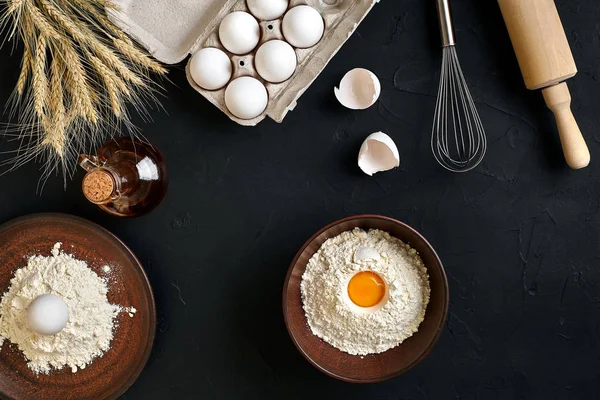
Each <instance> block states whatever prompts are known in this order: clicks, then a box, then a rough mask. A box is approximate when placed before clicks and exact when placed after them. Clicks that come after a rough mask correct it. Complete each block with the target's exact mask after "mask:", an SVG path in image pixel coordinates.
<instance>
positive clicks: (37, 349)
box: [0, 243, 136, 374]
mask: <svg viewBox="0 0 600 400" xmlns="http://www.w3.org/2000/svg"><path fill="white" fill-rule="evenodd" d="M60 245H61V244H60V243H57V244H56V245H55V246H54V248H53V249H52V255H51V256H50V257H44V256H39V255H36V256H32V257H30V258H29V260H28V262H27V266H26V267H24V268H21V269H19V270H17V271H16V272H15V276H14V278H13V279H12V280H11V282H10V288H9V290H8V291H7V292H6V293H5V294H4V296H3V297H2V301H1V302H0V345H1V344H2V343H3V342H4V340H5V339H8V340H10V341H11V342H12V343H14V344H16V345H17V346H18V347H19V350H21V351H22V352H23V354H24V355H25V357H26V358H27V360H28V364H27V365H28V367H29V368H31V369H32V370H33V371H35V372H37V373H45V374H47V373H49V372H50V371H51V370H52V369H61V368H63V367H65V366H68V367H70V368H71V370H72V371H73V372H77V370H78V369H79V368H85V367H86V365H88V364H89V363H91V362H92V360H93V359H94V358H96V357H100V356H102V355H103V354H104V352H106V351H107V350H108V349H109V347H110V341H111V340H112V338H113V325H114V318H115V317H116V316H117V314H118V313H119V312H121V311H126V312H129V313H130V315H131V316H133V314H134V313H135V311H136V310H135V309H134V308H127V309H124V308H122V307H121V306H118V305H112V304H110V303H109V302H108V299H107V297H106V294H107V292H108V289H107V286H106V281H105V280H103V279H100V278H99V277H98V275H96V273H95V272H94V271H92V270H91V269H90V268H88V266H87V263H86V262H85V261H81V260H77V259H75V258H73V256H72V255H70V254H65V253H63V252H61V251H60ZM47 293H50V294H55V295H57V296H60V297H62V298H63V300H64V301H65V302H66V303H67V306H68V308H69V321H68V322H67V325H66V327H65V328H64V329H63V330H62V331H61V332H59V333H57V334H56V335H51V336H43V335H39V334H37V333H35V332H33V331H31V330H30V329H29V327H28V325H27V307H28V305H29V303H30V302H31V301H32V300H33V299H35V298H36V297H37V296H40V295H42V294H47Z"/></svg>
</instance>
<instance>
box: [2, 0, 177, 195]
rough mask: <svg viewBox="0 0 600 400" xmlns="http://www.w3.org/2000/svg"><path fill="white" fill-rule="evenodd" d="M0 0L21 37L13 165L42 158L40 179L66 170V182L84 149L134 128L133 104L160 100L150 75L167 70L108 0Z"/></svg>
mask: <svg viewBox="0 0 600 400" xmlns="http://www.w3.org/2000/svg"><path fill="white" fill-rule="evenodd" d="M2 1H3V2H4V3H5V6H6V7H4V9H3V13H2V14H0V25H2V27H4V28H9V29H7V30H5V32H8V37H9V38H10V39H13V38H14V37H16V36H18V37H19V38H20V39H21V41H22V42H23V62H22V67H21V72H20V75H19V78H18V80H17V83H16V86H15V92H14V94H13V100H14V102H15V106H16V107H20V111H19V113H18V115H19V121H18V123H17V124H16V125H14V126H15V127H16V128H14V129H13V130H14V131H15V136H17V137H18V138H19V139H21V147H20V148H19V149H18V151H17V153H16V157H15V158H13V159H12V160H11V161H10V162H11V163H12V164H10V165H11V166H12V168H11V169H13V168H17V167H19V166H21V165H23V164H24V163H26V162H29V161H31V160H35V159H41V160H42V161H43V162H45V168H44V169H43V179H42V180H45V178H47V177H48V176H49V175H50V174H51V173H52V172H54V171H60V172H62V174H63V176H64V177H65V183H66V178H67V177H68V176H70V175H71V173H72V171H73V170H74V167H75V165H76V160H77V156H78V154H79V153H81V152H85V151H90V150H91V149H90V148H93V147H94V146H98V145H99V144H101V143H102V142H103V141H104V140H106V139H107V137H110V136H111V135H113V134H115V133H117V132H118V130H119V127H120V126H123V125H124V126H125V127H127V128H128V129H135V128H134V127H133V125H132V124H131V122H130V120H129V114H128V111H127V105H128V104H131V105H132V106H133V107H134V108H135V109H136V110H137V111H138V112H140V114H142V116H146V115H147V111H146V107H147V106H149V105H151V103H155V104H158V103H157V101H156V97H155V94H156V92H157V89H160V86H158V85H157V84H156V83H155V82H154V81H153V80H152V79H151V74H157V75H159V76H164V75H165V74H166V72H167V71H166V69H165V68H164V67H163V66H162V65H161V64H160V63H158V62H157V61H155V60H154V59H152V58H151V57H150V56H149V55H148V54H147V53H145V52H144V51H143V50H141V49H139V48H138V47H137V46H136V45H135V44H134V43H133V42H132V41H131V39H129V37H128V36H127V35H126V34H125V33H124V32H123V31H121V30H120V29H119V28H118V27H117V26H116V25H114V24H113V23H112V22H111V21H110V20H109V18H108V16H107V14H106V12H107V10H108V9H113V10H114V11H118V10H117V8H116V7H115V6H114V5H113V4H112V3H111V2H110V1H109V0H0V2H2ZM6 134H7V135H10V133H8V131H7V133H6ZM4 165H6V163H4Z"/></svg>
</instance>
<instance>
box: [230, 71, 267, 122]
mask: <svg viewBox="0 0 600 400" xmlns="http://www.w3.org/2000/svg"><path fill="white" fill-rule="evenodd" d="M268 101H269V95H268V94H267V88H265V85H263V84H262V82H260V81H259V80H258V79H256V78H252V77H250V76H242V77H239V78H237V79H234V80H233V81H232V82H231V83H230V84H229V86H227V89H225V105H226V106H227V109H228V110H229V111H230V112H231V113H232V114H233V115H235V116H236V117H238V118H241V119H252V118H254V117H258V116H259V115H260V114H262V112H263V111H264V110H265V108H267V103H268Z"/></svg>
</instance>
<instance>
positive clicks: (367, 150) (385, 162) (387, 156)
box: [358, 132, 400, 176]
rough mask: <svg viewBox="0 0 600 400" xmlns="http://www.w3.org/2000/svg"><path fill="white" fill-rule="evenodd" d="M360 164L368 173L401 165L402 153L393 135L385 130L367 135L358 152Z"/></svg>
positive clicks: (371, 173) (370, 174)
mask: <svg viewBox="0 0 600 400" xmlns="http://www.w3.org/2000/svg"><path fill="white" fill-rule="evenodd" d="M358 166H359V167H360V169H361V170H362V171H363V172H364V173H365V174H367V175H369V176H372V175H373V174H374V173H376V172H381V171H388V170H390V169H394V168H396V167H399V166H400V154H399V153H398V148H397V147H396V144H395V143H394V141H393V140H392V138H391V137H389V136H388V135H386V134H385V133H383V132H375V133H372V134H370V135H369V136H367V138H366V139H365V141H364V142H363V144H362V146H361V147H360V151H359V153H358Z"/></svg>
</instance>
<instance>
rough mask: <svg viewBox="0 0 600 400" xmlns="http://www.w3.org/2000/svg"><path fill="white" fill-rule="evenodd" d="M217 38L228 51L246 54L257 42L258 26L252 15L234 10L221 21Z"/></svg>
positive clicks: (258, 37)
mask: <svg viewBox="0 0 600 400" xmlns="http://www.w3.org/2000/svg"><path fill="white" fill-rule="evenodd" d="M219 40H220V41H221V43H222V44H223V46H224V47H225V48H226V49H227V50H229V51H230V52H232V53H234V54H246V53H249V52H251V51H252V50H253V49H254V48H255V47H256V45H257V44H258V41H259V40H260V27H259V26H258V22H257V21H256V19H255V18H254V17H253V16H252V15H250V14H248V13H247V12H243V11H234V12H232V13H231V14H227V15H226V16H225V18H223V21H221V25H219Z"/></svg>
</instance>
